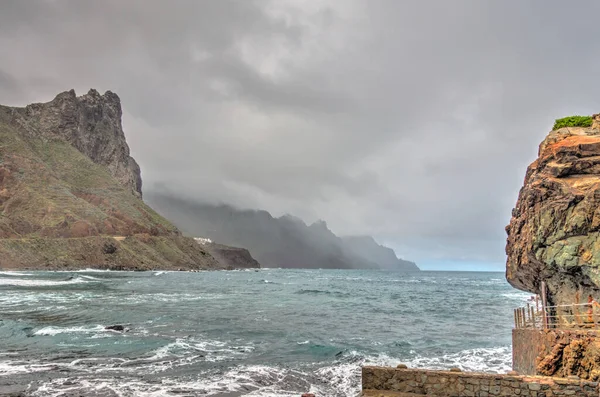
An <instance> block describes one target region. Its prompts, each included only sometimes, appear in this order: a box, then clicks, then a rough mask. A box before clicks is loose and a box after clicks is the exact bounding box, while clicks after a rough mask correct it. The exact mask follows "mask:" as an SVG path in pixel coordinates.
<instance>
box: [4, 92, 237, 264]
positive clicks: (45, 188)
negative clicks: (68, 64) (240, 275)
mask: <svg viewBox="0 0 600 397" xmlns="http://www.w3.org/2000/svg"><path fill="white" fill-rule="evenodd" d="M121 116H122V110H121V102H120V99H119V97H118V96H117V95H116V94H114V93H112V92H110V91H107V92H106V93H105V94H103V95H101V94H99V93H98V92H97V91H96V90H93V89H92V90H90V91H89V92H88V93H87V94H85V95H82V96H76V94H75V92H74V91H73V90H71V91H67V92H63V93H61V94H58V95H57V96H56V97H55V98H54V99H53V100H52V101H50V102H47V103H42V104H32V105H28V106H26V107H24V108H14V107H7V106H0V212H1V214H2V216H1V217H0V269H7V268H11V269H28V270H32V269H38V270H73V269H85V268H98V269H118V270H151V269H161V270H173V269H185V270H199V269H229V268H232V265H231V264H230V263H227V262H225V261H219V260H217V259H215V258H214V257H213V256H212V255H211V254H210V253H209V252H208V250H206V249H205V248H204V247H202V245H200V244H197V243H196V242H195V241H194V240H193V239H192V238H189V237H186V236H184V235H183V234H182V233H181V232H180V231H179V229H177V227H175V226H174V225H173V224H172V223H171V222H169V221H168V220H167V219H165V218H164V217H162V216H161V215H159V214H158V213H157V212H156V211H154V210H153V209H152V208H151V207H149V206H148V205H147V204H146V203H144V202H143V201H142V198H141V196H142V192H141V185H142V180H141V176H140V168H139V166H138V165H137V163H136V162H135V160H134V159H133V158H132V157H131V156H130V155H129V146H128V145H127V142H126V140H125V134H124V132H123V129H122V125H121Z"/></svg>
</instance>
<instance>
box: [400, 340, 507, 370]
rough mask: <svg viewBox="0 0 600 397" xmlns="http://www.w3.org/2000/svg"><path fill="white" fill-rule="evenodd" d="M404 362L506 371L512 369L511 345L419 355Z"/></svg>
mask: <svg viewBox="0 0 600 397" xmlns="http://www.w3.org/2000/svg"><path fill="white" fill-rule="evenodd" d="M404 364H406V365H408V366H409V367H416V368H430V369H449V368H452V367H458V368H460V369H462V370H463V371H472V372H491V373H506V372H508V371H510V370H511V369H512V351H511V349H510V347H508V346H505V347H495V348H488V349H484V348H479V349H469V350H463V351H460V352H458V353H452V354H445V355H443V356H441V357H420V356H417V357H415V358H413V359H411V360H409V361H407V362H405V363H404Z"/></svg>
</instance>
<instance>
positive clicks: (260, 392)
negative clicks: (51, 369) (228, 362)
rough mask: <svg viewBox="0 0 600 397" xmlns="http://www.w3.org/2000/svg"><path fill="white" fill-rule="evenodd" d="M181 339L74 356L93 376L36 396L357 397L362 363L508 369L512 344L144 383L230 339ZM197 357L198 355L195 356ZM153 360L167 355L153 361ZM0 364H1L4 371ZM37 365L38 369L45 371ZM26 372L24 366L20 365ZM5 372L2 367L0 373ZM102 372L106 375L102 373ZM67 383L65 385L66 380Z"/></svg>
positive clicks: (355, 356)
mask: <svg viewBox="0 0 600 397" xmlns="http://www.w3.org/2000/svg"><path fill="white" fill-rule="evenodd" d="M188 342H189V341H187V340H183V339H181V340H177V341H175V342H173V343H171V344H169V345H167V346H164V347H163V348H160V349H158V350H157V351H155V354H154V355H153V356H152V357H148V358H146V359H145V360H142V359H140V360H124V359H117V358H114V359H110V360H106V359H98V361H99V362H101V363H102V367H101V368H99V367H98V366H96V367H94V368H93V370H92V369H91V368H90V365H92V364H94V359H89V358H88V359H80V360H75V361H73V362H72V363H71V364H70V367H71V368H72V369H80V370H83V371H84V372H85V373H89V374H90V375H91V376H93V377H94V378H93V379H86V377H79V376H78V377H76V378H72V379H66V378H62V379H52V380H49V381H48V382H46V383H44V384H43V385H42V386H41V387H40V388H39V389H38V390H37V391H35V392H33V394H32V395H34V396H59V395H62V394H63V393H66V394H68V393H67V392H71V393H74V394H77V393H83V394H85V392H89V391H94V392H95V393H99V392H109V391H110V392H112V393H114V394H116V395H123V396H124V395H127V396H136V397H137V396H163V395H170V394H192V395H196V394H198V395H204V396H213V395H219V394H223V393H234V392H240V393H241V394H242V395H244V396H249V397H250V396H253V397H254V396H261V397H275V396H277V397H288V396H290V397H291V396H295V397H297V396H298V395H299V393H301V392H312V393H315V394H317V395H324V396H331V397H333V396H336V397H341V396H353V395H358V393H359V391H360V368H361V367H362V366H363V365H383V366H395V365H397V364H398V363H400V362H402V363H405V364H407V365H408V366H409V367H413V368H431V369H448V368H450V367H459V368H461V369H463V370H469V371H480V372H506V371H508V370H510V356H511V353H510V348H508V347H498V348H491V349H470V350H464V351H461V352H458V353H454V354H448V355H444V356H442V357H420V356H416V357H413V358H412V359H408V360H407V359H404V360H402V359H399V358H394V357H390V356H388V355H385V354H380V355H376V356H369V357H364V356H362V355H361V354H360V353H358V352H350V353H347V354H346V355H345V356H344V357H343V358H342V359H341V360H340V361H339V362H336V363H332V364H331V365H328V366H324V367H320V368H316V369H312V370H311V369H309V368H305V369H302V370H300V369H289V368H279V367H272V366H265V365H239V366H235V367H232V368H229V369H227V370H226V371H225V372H218V373H215V372H209V373H198V374H197V375H196V376H194V377H192V378H170V377H161V381H160V382H144V381H141V380H140V379H139V374H144V373H145V374H148V373H156V372H157V371H164V370H167V369H169V368H173V367H175V366H178V365H184V364H187V363H189V362H190V361H186V360H181V359H179V360H174V359H173V354H174V353H177V351H178V350H179V349H184V350H189V349H190V347H192V346H194V343H195V344H196V345H198V346H206V345H209V344H212V345H218V346H220V347H224V346H225V345H226V343H224V342H215V341H205V342H204V345H203V344H202V343H203V342H198V341H196V342H193V343H188ZM192 357H194V359H198V357H199V356H192ZM150 360H163V361H158V362H151V361H150ZM1 368H2V367H0V370H1ZM44 369H47V368H44V367H43V366H39V367H38V370H44ZM19 370H20V371H21V372H24V369H19ZM114 371H118V372H119V373H120V374H121V375H123V374H124V372H125V373H131V374H132V375H134V374H135V377H132V378H128V377H127V376H125V377H123V376H120V377H119V378H118V379H117V378H114V377H112V376H108V377H107V376H106V375H108V374H113V373H114ZM0 373H1V372H0ZM103 374H104V375H103ZM66 380H69V382H68V383H67V385H68V387H65V381H66Z"/></svg>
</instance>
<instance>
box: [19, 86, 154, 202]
mask: <svg viewBox="0 0 600 397" xmlns="http://www.w3.org/2000/svg"><path fill="white" fill-rule="evenodd" d="M9 109H10V110H11V116H12V120H11V121H12V123H13V124H14V125H16V126H18V127H19V130H20V131H22V132H23V133H25V134H27V135H28V136H30V137H37V138H43V139H46V140H52V139H60V140H61V141H64V142H67V143H69V144H70V145H72V146H73V147H75V148H76V149H77V150H79V151H80V152H81V153H83V154H85V155H86V156H87V157H89V158H90V159H91V160H92V161H93V162H95V163H96V164H100V165H103V166H105V167H106V168H107V169H108V170H109V172H110V173H111V174H112V175H113V176H114V177H115V178H116V179H117V180H118V181H119V182H120V183H121V184H122V185H123V186H126V187H128V188H129V189H131V191H132V192H133V193H134V194H135V195H137V196H139V197H141V196H142V178H141V176H140V167H139V166H138V164H137V163H136V161H135V160H134V159H133V158H132V157H131V156H130V155H129V146H128V145H127V142H126V141H125V133H124V132H123V127H122V125H121V116H122V114H123V112H122V110H121V100H120V99H119V97H118V96H117V94H115V93H113V92H110V91H106V93H105V94H104V95H100V94H99V93H98V91H96V90H94V89H91V90H90V91H89V92H88V93H87V94H86V95H82V96H79V97H78V96H76V95H75V91H74V90H71V91H66V92H63V93H60V94H58V95H57V96H56V98H54V99H53V100H52V101H50V102H47V103H34V104H31V105H27V106H26V107H24V108H9Z"/></svg>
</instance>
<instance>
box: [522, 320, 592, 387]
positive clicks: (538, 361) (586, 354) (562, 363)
mask: <svg viewBox="0 0 600 397" xmlns="http://www.w3.org/2000/svg"><path fill="white" fill-rule="evenodd" d="M599 336H600V335H599V334H598V331H593V330H585V329H561V330H557V329H548V330H540V329H514V330H513V369H514V370H515V371H517V372H518V373H519V374H523V375H544V376H560V377H567V376H571V375H575V376H578V377H579V378H581V379H588V380H593V381H598V380H600V337H599Z"/></svg>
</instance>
